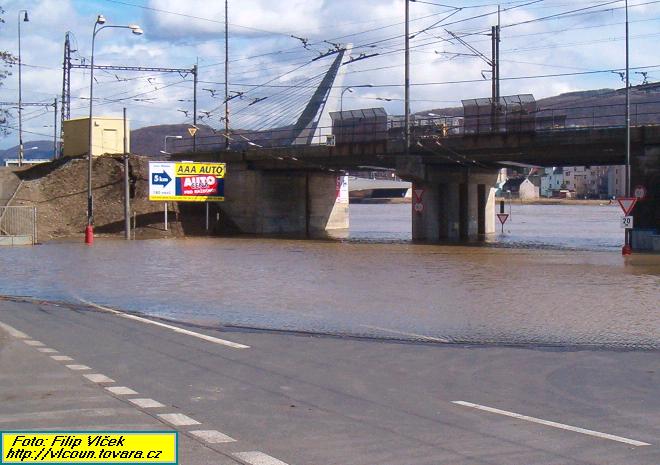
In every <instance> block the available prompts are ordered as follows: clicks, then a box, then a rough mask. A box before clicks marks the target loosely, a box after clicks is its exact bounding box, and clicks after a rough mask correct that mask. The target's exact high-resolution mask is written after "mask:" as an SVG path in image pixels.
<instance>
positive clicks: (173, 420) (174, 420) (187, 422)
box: [158, 413, 201, 426]
mask: <svg viewBox="0 0 660 465" xmlns="http://www.w3.org/2000/svg"><path fill="white" fill-rule="evenodd" d="M158 417H159V418H161V419H163V420H165V421H166V422H168V423H170V424H172V425H174V426H191V425H201V423H200V422H198V421H197V420H193V419H192V418H190V417H189V416H187V415H184V414H183V413H161V414H159V415H158Z"/></svg>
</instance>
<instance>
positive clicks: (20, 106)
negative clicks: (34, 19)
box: [18, 10, 30, 166]
mask: <svg viewBox="0 0 660 465" xmlns="http://www.w3.org/2000/svg"><path fill="white" fill-rule="evenodd" d="M21 14H22V15H23V20H22V21H21ZM28 21H30V18H28V12H27V10H19V12H18V166H23V155H24V150H23V91H22V86H23V79H22V75H21V68H22V67H21V23H22V22H23V23H27V22H28Z"/></svg>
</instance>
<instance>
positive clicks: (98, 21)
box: [96, 15, 105, 24]
mask: <svg viewBox="0 0 660 465" xmlns="http://www.w3.org/2000/svg"><path fill="white" fill-rule="evenodd" d="M96 24H105V16H103V15H98V16H97V17H96Z"/></svg>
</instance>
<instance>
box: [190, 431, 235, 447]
mask: <svg viewBox="0 0 660 465" xmlns="http://www.w3.org/2000/svg"><path fill="white" fill-rule="evenodd" d="M190 434H192V435H193V436H197V437H198V438H200V439H201V440H202V441H205V442H208V443H209V444H222V443H225V442H236V439H234V438H230V437H229V436H227V435H226V434H223V433H221V432H220V431H216V430H198V431H190Z"/></svg>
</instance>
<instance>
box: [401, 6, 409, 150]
mask: <svg viewBox="0 0 660 465" xmlns="http://www.w3.org/2000/svg"><path fill="white" fill-rule="evenodd" d="M404 1H405V2H406V41H405V42H406V46H405V48H406V54H405V55H406V72H405V96H404V99H403V100H404V105H405V106H406V108H405V113H404V115H405V116H404V132H405V153H406V155H409V154H410V1H409V0H404Z"/></svg>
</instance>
